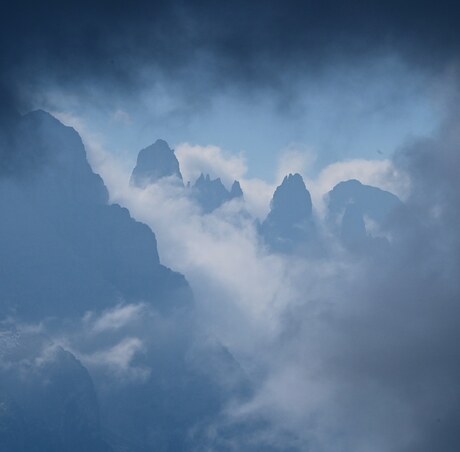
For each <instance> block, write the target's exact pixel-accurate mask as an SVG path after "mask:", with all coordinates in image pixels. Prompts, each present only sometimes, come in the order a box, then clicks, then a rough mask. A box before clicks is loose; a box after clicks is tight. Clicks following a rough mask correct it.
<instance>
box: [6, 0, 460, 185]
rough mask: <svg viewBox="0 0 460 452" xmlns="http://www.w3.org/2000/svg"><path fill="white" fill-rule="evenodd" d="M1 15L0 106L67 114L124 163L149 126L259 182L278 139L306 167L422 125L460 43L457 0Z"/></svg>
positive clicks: (373, 153)
mask: <svg viewBox="0 0 460 452" xmlns="http://www.w3.org/2000/svg"><path fill="white" fill-rule="evenodd" d="M1 12H2V22H3V23H2V30H1V32H0V33H1V34H2V38H3V39H2V40H1V42H2V46H1V48H0V58H1V61H2V68H3V71H2V77H1V87H2V90H1V97H2V99H3V102H2V104H3V106H4V107H6V106H8V105H13V106H15V107H16V108H18V109H19V110H20V111H22V112H24V111H27V110H29V109H32V108H38V107H41V108H45V109H48V110H51V111H54V112H65V113H67V114H72V115H74V116H77V117H78V118H81V119H82V120H83V121H84V122H85V123H86V125H87V128H88V129H89V130H91V132H92V133H94V134H97V135H98V136H99V138H100V140H101V141H102V142H103V143H104V145H105V147H106V148H107V149H108V150H109V151H111V152H114V153H118V154H122V155H123V156H124V158H126V159H127V161H128V162H130V163H133V162H134V159H135V156H136V154H137V152H138V150H139V149H141V148H142V147H144V146H146V145H148V144H150V143H152V142H153V141H154V140H155V139H157V138H159V137H161V138H164V139H166V140H168V141H169V142H170V143H171V145H174V146H177V145H178V144H179V143H184V142H188V143H190V144H199V145H209V144H213V145H217V146H220V147H222V148H223V149H224V150H226V151H228V152H231V153H234V154H239V153H243V155H244V156H245V157H246V159H247V161H248V168H249V174H250V175H252V176H257V177H262V178H264V179H266V180H269V181H272V179H273V178H274V174H275V166H276V162H277V160H278V159H279V156H280V153H281V152H282V151H283V150H286V149H293V148H294V149H296V150H300V151H302V152H304V151H307V152H308V153H309V155H310V157H312V158H311V160H312V162H313V163H314V165H313V167H312V171H313V172H315V171H318V170H319V169H321V168H322V167H324V166H325V165H326V164H329V163H331V162H333V161H335V160H343V159H349V158H370V159H380V158H387V157H388V156H389V155H390V154H392V153H393V151H394V150H395V149H396V148H398V147H399V146H401V144H403V143H404V142H406V141H407V140H408V139H411V137H413V136H418V135H428V134H430V133H431V132H432V131H433V130H434V129H435V128H436V126H437V125H438V124H439V122H440V120H441V119H442V104H443V100H444V98H445V96H446V86H447V85H449V84H450V83H451V73H452V72H453V71H455V64H456V54H457V50H458V44H457V42H458V41H459V40H458V39H457V37H458V31H457V26H456V23H457V22H456V16H457V15H458V11H457V8H455V7H452V6H449V7H445V6H443V5H436V7H434V6H433V5H432V4H431V3H430V2H405V3H404V5H403V6H401V5H400V4H398V3H397V2H385V4H384V5H383V4H381V3H379V2H370V3H369V2H352V3H349V4H346V3H342V2H333V1H332V2H321V3H319V2H300V1H287V2H282V4H281V3H279V2H255V3H252V4H251V5H250V6H248V5H247V4H246V3H245V2H241V1H235V2H230V3H227V4H225V5H216V4H214V3H213V2H208V1H199V2H181V1H178V2H136V5H135V6H131V5H121V4H115V5H114V4H113V3H112V2H108V3H107V2H97V4H96V5H94V4H91V5H84V4H78V5H77V4H66V5H65V6H63V5H59V7H58V3H57V2H45V3H41V4H40V5H36V4H34V3H31V4H27V2H26V4H23V5H22V6H16V7H14V8H13V7H11V6H8V5H3V6H2V11H1ZM428 17H429V18H430V20H427V18H428Z"/></svg>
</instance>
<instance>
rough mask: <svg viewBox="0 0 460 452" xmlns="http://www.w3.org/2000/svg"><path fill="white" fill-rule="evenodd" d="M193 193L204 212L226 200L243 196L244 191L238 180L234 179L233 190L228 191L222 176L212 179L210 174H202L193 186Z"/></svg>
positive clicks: (208, 211) (215, 207)
mask: <svg viewBox="0 0 460 452" xmlns="http://www.w3.org/2000/svg"><path fill="white" fill-rule="evenodd" d="M191 195H192V198H193V199H194V200H195V201H196V202H197V203H198V204H199V205H200V207H201V209H202V211H203V213H210V212H212V211H213V210H215V209H217V208H218V207H220V206H221V205H222V204H224V203H225V202H228V201H230V200H232V199H235V198H242V197H243V191H242V190H241V186H240V183H239V182H238V181H234V182H233V185H232V188H231V190H230V191H228V190H227V189H226V188H225V186H224V184H223V183H222V181H221V180H220V178H217V179H211V178H210V177H209V174H207V175H206V176H205V175H203V174H201V175H200V177H199V178H198V179H197V180H196V182H195V184H194V185H193V186H192V188H191Z"/></svg>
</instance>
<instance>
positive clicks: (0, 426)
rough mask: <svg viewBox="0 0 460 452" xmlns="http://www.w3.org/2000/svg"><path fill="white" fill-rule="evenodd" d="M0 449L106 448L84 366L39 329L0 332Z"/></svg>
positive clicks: (91, 451)
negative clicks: (55, 344)
mask: <svg viewBox="0 0 460 452" xmlns="http://www.w3.org/2000/svg"><path fill="white" fill-rule="evenodd" d="M0 358H1V363H2V364H1V366H0V450H2V451H5V452H6V451H8V452H26V451H31V452H39V451H45V450H46V451H49V452H60V451H63V450H66V451H69V452H77V451H81V450H86V451H88V452H111V451H112V448H111V447H110V446H109V445H108V444H107V443H106V442H105V441H104V440H103V438H102V433H101V427H100V416H99V405H98V400H97V397H96V392H95V388H94V385H93V382H92V379H91V377H90V375H89V373H88V371H87V370H86V369H85V368H84V367H83V366H82V365H81V363H80V362H79V361H78V360H77V359H76V358H75V356H73V355H72V354H71V353H70V352H68V351H66V350H64V349H63V348H61V347H56V346H53V345H52V344H51V343H50V342H49V341H47V340H46V339H45V338H44V337H43V336H40V335H38V334H30V333H29V334H25V335H22V334H19V333H17V332H15V331H5V330H3V331H1V332H0Z"/></svg>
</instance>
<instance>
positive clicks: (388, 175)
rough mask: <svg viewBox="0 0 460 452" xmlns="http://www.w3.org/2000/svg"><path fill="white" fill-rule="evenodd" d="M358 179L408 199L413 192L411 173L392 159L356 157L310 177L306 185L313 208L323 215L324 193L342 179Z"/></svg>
mask: <svg viewBox="0 0 460 452" xmlns="http://www.w3.org/2000/svg"><path fill="white" fill-rule="evenodd" d="M350 179H357V180H359V181H360V182H361V183H363V184H366V185H372V186H374V187H378V188H381V189H382V190H387V191H389V192H391V193H394V194H395V195H397V196H398V197H399V198H400V199H402V200H405V199H407V198H408V197H409V195H410V179H409V177H408V175H407V174H406V173H405V172H404V170H402V169H401V168H398V167H397V166H395V164H394V162H393V161H392V160H365V159H353V160H347V161H343V162H336V163H332V164H331V165H328V166H327V167H325V168H324V169H322V170H321V171H320V173H319V174H318V176H316V177H315V178H313V179H310V178H308V177H307V179H306V185H307V188H308V190H309V191H310V193H311V196H312V200H313V205H314V208H315V209H316V210H317V212H318V213H319V215H320V216H323V215H324V212H325V209H326V205H325V201H326V200H325V199H324V195H326V194H327V193H328V192H329V191H330V190H332V189H333V188H334V186H335V185H337V184H338V183H339V182H342V181H346V180H350Z"/></svg>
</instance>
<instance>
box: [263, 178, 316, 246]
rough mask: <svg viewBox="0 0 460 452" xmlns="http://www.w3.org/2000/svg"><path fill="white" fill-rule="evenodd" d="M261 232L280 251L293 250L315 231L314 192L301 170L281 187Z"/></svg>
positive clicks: (276, 193)
mask: <svg viewBox="0 0 460 452" xmlns="http://www.w3.org/2000/svg"><path fill="white" fill-rule="evenodd" d="M260 231H261V234H262V236H263V237H264V239H265V241H266V242H267V244H268V245H269V246H270V247H271V248H273V249H274V250H277V251H284V252H289V251H292V250H293V249H294V248H295V247H296V246H297V245H299V244H302V243H305V242H307V241H308V240H310V238H311V236H312V234H313V232H314V223H313V211H312V202H311V196H310V193H309V191H308V190H307V187H306V186H305V183H304V181H303V178H302V176H301V175H300V174H297V173H296V174H288V175H287V176H285V177H284V179H283V182H282V183H281V185H279V186H278V187H277V189H276V190H275V193H274V194H273V198H272V201H271V204H270V212H269V214H268V215H267V218H266V219H265V221H264V222H263V223H262V225H261V228H260Z"/></svg>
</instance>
